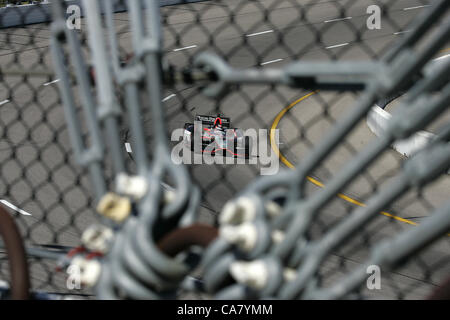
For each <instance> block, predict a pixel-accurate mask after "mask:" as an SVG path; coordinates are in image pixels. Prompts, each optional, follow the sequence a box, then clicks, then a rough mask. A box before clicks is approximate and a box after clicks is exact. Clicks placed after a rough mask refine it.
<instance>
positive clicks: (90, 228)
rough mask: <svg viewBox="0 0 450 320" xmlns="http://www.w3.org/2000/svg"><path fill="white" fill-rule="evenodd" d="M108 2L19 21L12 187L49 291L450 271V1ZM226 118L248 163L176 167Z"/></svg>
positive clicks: (4, 188) (415, 288) (382, 290)
mask: <svg viewBox="0 0 450 320" xmlns="http://www.w3.org/2000/svg"><path fill="white" fill-rule="evenodd" d="M101 2H102V1H93V0H88V1H82V3H83V5H85V6H86V7H85V8H84V9H85V12H87V17H86V19H84V18H83V19H81V24H80V28H79V29H78V28H74V29H73V30H71V29H69V28H68V24H67V20H66V19H67V16H66V6H67V3H65V2H62V1H53V4H52V10H53V12H52V14H51V17H52V20H53V24H50V23H47V24H37V25H32V26H23V27H17V28H2V29H0V43H1V47H0V150H1V153H0V157H1V158H0V170H1V175H0V179H1V183H0V201H1V202H2V204H3V205H4V206H5V207H6V208H8V210H9V212H10V213H11V214H12V215H13V216H14V218H15V221H16V223H17V224H18V227H19V230H20V232H21V234H22V236H23V238H24V240H25V249H26V251H27V256H28V260H29V269H30V275H31V287H32V289H33V291H35V292H36V291H38V292H46V293H58V294H63V295H67V294H68V295H78V296H80V297H91V296H94V297H97V298H102V299H105V298H107V299H108V298H147V299H149V298H176V297H185V296H188V297H192V296H191V295H192V294H195V296H194V297H198V295H199V296H200V297H208V298H209V297H216V298H231V299H245V298H283V299H294V298H304V299H323V298H325V299H336V298H358V299H368V298H375V299H379V298H382V299H383V298H384V299H417V298H427V297H429V296H430V295H431V294H432V293H433V292H435V291H436V290H437V289H438V288H439V287H440V286H441V285H442V284H443V283H444V281H445V280H446V279H447V278H448V277H449V276H450V272H449V271H450V247H449V238H448V235H447V233H448V232H449V230H450V207H449V203H448V194H449V191H450V180H449V178H448V175H447V171H448V169H449V164H450V150H449V148H450V147H449V144H448V140H449V121H450V118H449V110H448V109H449V108H448V107H449V101H450V99H449V93H450V92H449V91H450V89H449V81H448V80H449V79H448V77H449V76H448V75H449V74H450V73H449V67H450V66H449V62H448V61H449V60H448V59H447V58H446V52H447V51H448V39H449V33H450V26H449V19H448V7H449V4H448V2H446V1H445V0H444V1H412V0H411V1H410V0H408V1H406V0H405V1H387V0H386V1H351V0H348V1H319V2H318V1H307V0H296V1H294V0H292V1H275V0H273V1H272V0H261V1H240V0H229V1H204V2H199V3H189V4H188V3H185V4H182V5H176V6H167V7H163V8H161V9H158V4H157V2H155V1H132V0H129V1H118V2H117V3H113V2H109V1H106V2H103V6H104V10H105V13H106V14H105V15H104V16H101V15H100V12H101V7H100V3H101ZM144 4H145V5H144ZM374 4H375V6H374ZM118 7H127V8H128V10H127V11H126V12H121V13H114V12H116V11H117V8H118ZM36 8H37V9H36V10H40V9H39V8H40V6H39V5H38V6H37V7H36ZM145 8H153V10H147V9H145ZM1 10H2V9H0V28H1V27H2V21H3V17H2V11H1ZM9 10H17V11H16V12H17V13H18V14H19V15H21V14H23V13H22V11H20V9H18V8H17V9H16V8H10V9H9ZM378 10H379V11H378ZM378 18H380V21H377V19H378ZM72 22H73V23H74V24H73V25H74V26H77V24H76V21H72ZM159 22H160V23H159ZM3 26H5V25H3ZM436 59H438V60H436ZM389 97H397V98H396V99H395V100H392V99H389ZM386 100H388V101H389V103H388V104H386V103H383V102H385V101H386ZM391 100H392V101H391ZM377 106H382V107H383V108H384V110H385V111H386V112H390V113H392V117H390V119H389V121H387V122H386V123H384V124H383V126H381V128H382V129H383V130H381V133H380V130H378V129H379V128H378V129H377V130H375V131H376V132H374V131H372V130H374V129H373V127H371V126H370V125H368V121H367V119H371V115H372V117H373V113H372V112H376V110H377V109H376V108H379V107H377ZM217 114H221V115H223V116H224V117H226V118H230V120H231V122H232V128H240V129H243V130H249V129H250V130H254V131H255V132H257V133H258V135H257V136H256V138H255V140H254V143H253V146H255V147H256V148H254V149H253V153H252V154H251V156H250V158H249V159H235V158H227V159H228V160H230V159H231V160H230V161H229V162H228V163H227V162H226V161H225V160H223V157H218V156H215V157H212V158H213V159H215V162H213V163H212V164H211V163H209V164H208V163H205V161H207V160H205V157H201V158H202V162H201V163H194V164H192V161H187V158H185V159H184V161H182V162H183V164H175V163H174V162H173V160H174V154H175V153H176V152H175V151H174V150H179V149H177V148H178V147H180V146H181V145H182V143H181V142H182V137H183V134H185V132H184V131H183V129H184V128H185V124H186V123H193V122H194V119H195V116H196V115H211V116H214V117H215V116H216V115H217ZM367 116H368V118H367ZM177 129H179V130H178V131H177ZM180 129H181V131H180ZM419 131H425V132H428V133H430V136H432V139H429V140H427V141H428V142H427V144H426V145H423V144H422V145H420V146H419V147H417V148H414V149H411V152H407V153H406V155H407V156H408V157H405V155H404V154H400V153H399V152H397V151H396V150H395V148H392V147H391V146H397V145H398V144H399V143H404V144H403V145H408V144H405V139H408V138H410V137H411V136H413V137H414V135H415V134H416V133H417V132H419ZM177 132H178V133H180V132H181V135H179V134H177ZM194 136H196V134H194ZM408 148H409V147H408ZM397 150H398V148H397ZM402 150H403V149H402ZM186 151H187V150H184V151H183V153H184V154H188V153H187V152H186ZM177 152H178V151H177ZM402 153H403V152H402ZM189 154H190V153H189ZM189 159H191V158H190V157H189ZM219 159H222V160H223V161H222V162H221V161H220V160H219ZM191 160H192V159H191ZM194 160H195V159H194ZM264 173H265V174H266V175H265V176H261V174H264ZM267 173H276V174H267ZM99 212H101V213H103V215H100V214H99ZM180 239H183V240H180ZM180 241H181V242H182V243H183V245H180V243H179V242H180ZM0 267H1V269H0V271H1V273H0V277H1V278H2V279H5V280H8V279H10V273H9V263H8V259H7V256H6V254H5V253H4V252H3V251H2V253H1V260H0ZM55 270H59V272H55ZM99 275H100V276H99ZM378 275H379V276H380V279H378V278H377V277H378ZM194 276H195V277H194ZM197 278H198V279H200V281H197V280H195V279H197ZM87 283H92V284H96V286H95V290H93V289H91V288H89V287H87V286H85V284H87Z"/></svg>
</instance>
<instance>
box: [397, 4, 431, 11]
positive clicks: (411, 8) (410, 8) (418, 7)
mask: <svg viewBox="0 0 450 320" xmlns="http://www.w3.org/2000/svg"><path fill="white" fill-rule="evenodd" d="M429 6H431V4H427V5H424V6H417V7H409V8H403V10H404V11H406V10H413V9H420V8H426V7H429Z"/></svg>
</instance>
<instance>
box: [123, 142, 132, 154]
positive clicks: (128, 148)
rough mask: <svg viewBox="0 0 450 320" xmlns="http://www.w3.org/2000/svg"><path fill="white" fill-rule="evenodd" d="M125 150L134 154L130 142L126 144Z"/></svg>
mask: <svg viewBox="0 0 450 320" xmlns="http://www.w3.org/2000/svg"><path fill="white" fill-rule="evenodd" d="M125 149H126V150H127V152H128V153H133V150H132V149H131V144H130V143H129V142H125Z"/></svg>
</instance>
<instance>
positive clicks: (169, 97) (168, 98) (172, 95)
mask: <svg viewBox="0 0 450 320" xmlns="http://www.w3.org/2000/svg"><path fill="white" fill-rule="evenodd" d="M175 96H176V94H171V95H170V96H168V97H165V98H164V99H162V102H166V101H167V100H170V99H172V98H173V97H175Z"/></svg>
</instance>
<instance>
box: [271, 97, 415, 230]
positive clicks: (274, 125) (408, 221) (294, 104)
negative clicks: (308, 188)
mask: <svg viewBox="0 0 450 320" xmlns="http://www.w3.org/2000/svg"><path fill="white" fill-rule="evenodd" d="M317 92H318V91H314V92H311V93H309V94H307V95H305V96H303V97H301V98H300V99H298V100H297V101H294V102H293V103H291V104H290V105H289V106H287V107H286V108H284V109H283V110H281V112H280V113H278V115H277V116H276V117H275V120H274V121H273V123H272V127H271V128H270V145H271V146H272V150H273V151H274V152H275V153H276V154H277V156H278V157H279V158H280V160H281V162H283V163H284V165H286V166H287V167H288V168H290V169H294V168H295V166H294V165H293V164H292V163H291V162H290V161H289V160H288V159H286V158H285V157H284V156H283V154H282V153H281V152H280V149H279V148H278V146H277V145H276V143H274V141H275V130H276V129H277V127H278V125H279V123H280V121H281V119H282V118H283V117H284V115H285V114H286V113H287V112H288V111H289V110H291V109H292V108H293V107H295V106H296V105H298V104H299V103H300V102H302V101H303V100H305V99H308V98H309V97H311V96H312V95H314V94H316V93H317ZM307 179H308V181H310V182H311V183H313V184H314V185H316V186H318V187H320V188H323V187H324V184H323V183H322V182H320V181H319V180H317V179H314V178H312V177H307ZM338 197H339V198H341V199H343V200H345V201H347V202H349V203H352V204H354V205H356V206H359V207H365V206H366V205H365V204H364V203H362V202H359V201H358V200H355V199H353V198H351V197H349V196H346V195H345V194H341V193H340V194H338ZM380 214H382V215H384V216H386V217H389V218H392V219H395V220H398V221H401V222H403V223H407V224H411V225H414V226H416V225H417V223H416V222H413V221H411V220H408V219H404V218H401V217H398V216H394V215H393V214H390V213H388V212H384V211H383V212H380Z"/></svg>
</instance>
